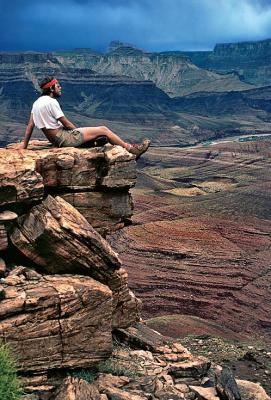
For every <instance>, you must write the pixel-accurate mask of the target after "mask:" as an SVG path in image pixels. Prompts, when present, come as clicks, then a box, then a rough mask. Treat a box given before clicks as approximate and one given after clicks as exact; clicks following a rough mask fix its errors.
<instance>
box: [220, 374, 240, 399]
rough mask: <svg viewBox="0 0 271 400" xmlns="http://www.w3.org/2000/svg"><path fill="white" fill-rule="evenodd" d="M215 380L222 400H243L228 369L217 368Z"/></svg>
mask: <svg viewBox="0 0 271 400" xmlns="http://www.w3.org/2000/svg"><path fill="white" fill-rule="evenodd" d="M215 380H216V390H217V392H218V395H219V396H220V397H221V398H222V399H225V400H241V395H240V392H239V389H238V386H237V383H236V380H235V378H234V376H233V373H232V371H231V370H230V369H229V368H228V367H225V368H222V367H217V368H216V369H215Z"/></svg>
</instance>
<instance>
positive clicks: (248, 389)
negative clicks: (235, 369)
mask: <svg viewBox="0 0 271 400" xmlns="http://www.w3.org/2000/svg"><path fill="white" fill-rule="evenodd" d="M236 383H237V385H238V388H239V390H240V393H241V396H242V400H271V397H270V396H268V394H267V393H266V391H265V390H264V389H263V388H262V387H261V385H259V384H258V383H254V382H249V381H244V380H241V379H236Z"/></svg>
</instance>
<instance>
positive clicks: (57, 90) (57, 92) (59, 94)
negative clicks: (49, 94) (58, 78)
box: [54, 83, 61, 97]
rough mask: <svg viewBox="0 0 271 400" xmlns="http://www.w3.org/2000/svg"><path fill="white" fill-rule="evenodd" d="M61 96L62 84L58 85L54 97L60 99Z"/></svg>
mask: <svg viewBox="0 0 271 400" xmlns="http://www.w3.org/2000/svg"><path fill="white" fill-rule="evenodd" d="M60 96H61V86H60V83H56V84H55V89H54V97H60Z"/></svg>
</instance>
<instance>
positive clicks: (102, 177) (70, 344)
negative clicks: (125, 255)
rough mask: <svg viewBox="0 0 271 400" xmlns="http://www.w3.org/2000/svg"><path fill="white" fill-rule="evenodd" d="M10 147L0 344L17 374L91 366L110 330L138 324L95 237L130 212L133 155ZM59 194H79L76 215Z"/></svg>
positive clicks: (117, 271)
mask: <svg viewBox="0 0 271 400" xmlns="http://www.w3.org/2000/svg"><path fill="white" fill-rule="evenodd" d="M13 147H14V148H9V149H1V150H0V159H1V164H0V208H1V211H2V212H1V213H0V250H1V256H2V257H3V258H2V259H1V276H2V277H3V278H2V280H1V286H0V338H1V339H2V340H5V341H6V342H7V343H8V344H9V345H10V346H11V349H12V351H13V352H14V353H15V354H16V359H17V360H18V365H19V369H20V371H21V373H23V374H26V373H28V374H30V373H32V374H34V373H35V374H38V375H40V376H44V374H45V375H46V374H47V373H48V371H53V370H63V369H64V368H79V367H90V366H91V365H93V364H95V363H97V362H98V361H99V360H102V359H104V358H106V357H108V356H109V355H110V353H111V350H112V333H111V332H112V330H113V329H115V328H124V327H127V326H130V325H131V324H132V323H134V322H136V321H138V320H139V318H140V302H139V301H138V300H137V299H136V297H135V296H134V294H133V293H132V292H131V291H130V290H129V288H128V276H127V272H126V271H125V269H124V268H123V267H122V262H121V260H120V259H119V257H118V255H117V254H116V253H115V252H114V251H113V250H112V248H111V247H110V245H109V244H108V243H107V242H106V240H105V239H104V238H103V237H102V236H101V235H100V234H99V232H98V231H100V232H102V233H103V234H104V235H105V234H106V233H107V232H108V231H111V230H115V229H120V228H121V227H123V226H124V224H125V221H126V219H128V218H129V217H130V216H131V213H132V202H131V196H130V194H129V188H130V187H131V186H133V185H134V184H135V180H136V171H135V160H134V156H132V155H131V154H130V153H128V152H126V151H125V150H124V149H122V148H120V147H112V146H110V145H107V146H105V147H103V148H93V149H75V148H66V149H56V148H50V146H48V144H44V143H39V142H37V143H35V142H34V143H33V142H32V143H31V144H30V147H29V148H30V149H31V148H32V149H38V150H36V151H32V150H24V151H21V150H19V149H18V147H19V146H16V145H14V146H13ZM92 194H93V198H92ZM62 195H63V197H65V198H66V200H70V202H71V203H73V204H74V198H77V199H78V198H80V199H81V201H80V202H79V203H80V204H81V206H82V207H81V208H80V207H79V208H80V211H81V213H80V212H79V211H78V210H77V209H76V208H75V207H74V206H73V205H72V204H70V203H69V202H67V201H66V200H64V198H62V197H61V196H62ZM77 196H78V197H77ZM91 198H92V202H91V201H90V211H89V210H88V203H89V199H91ZM97 199H99V202H100V204H99V213H97V215H96V214H95V213H94V211H93V209H94V204H93V201H94V200H97ZM103 199H105V200H104V203H105V206H104V207H103ZM119 199H122V203H124V204H125V207H124V208H123V210H122V208H121V202H120V204H119V205H118V208H117V212H115V213H114V210H113V209H112V208H113V206H114V202H115V203H116V202H118V201H119ZM103 209H105V211H103ZM84 212H86V216H87V218H88V221H87V219H86V218H85V217H84V215H83V214H84ZM110 212H112V214H113V216H112V218H110V217H109V218H107V216H108V214H109V215H110ZM92 221H94V225H95V227H96V230H95V229H94V227H93V226H92V225H91V223H92ZM104 221H106V222H104ZM16 265H17V266H16ZM40 379H44V378H40ZM32 380H33V378H32ZM34 381H35V379H34Z"/></svg>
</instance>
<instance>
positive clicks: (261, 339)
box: [110, 137, 271, 390]
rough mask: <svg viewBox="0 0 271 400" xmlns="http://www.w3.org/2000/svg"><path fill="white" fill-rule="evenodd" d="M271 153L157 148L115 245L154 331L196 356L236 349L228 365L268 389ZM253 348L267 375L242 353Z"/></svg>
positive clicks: (229, 147)
mask: <svg viewBox="0 0 271 400" xmlns="http://www.w3.org/2000/svg"><path fill="white" fill-rule="evenodd" d="M270 155H271V140H270V138H268V137H266V138H247V139H243V138H242V140H241V141H239V140H236V141H232V140H230V141H221V142H216V143H209V144H208V143H207V144H205V145H198V146H195V147H189V148H178V147H163V148H161V147H152V148H150V150H149V151H148V152H147V153H146V155H145V156H144V157H142V159H141V160H140V161H139V162H138V168H139V179H138V183H137V185H136V187H135V188H134V189H133V198H134V205H135V208H134V215H133V221H132V222H133V223H132V225H130V226H128V227H126V228H125V229H123V230H122V231H120V232H116V233H115V234H113V235H111V237H110V242H111V244H112V245H113V247H114V248H115V250H116V251H117V252H118V253H119V254H120V257H121V259H122V260H123V263H124V265H125V268H127V270H128V274H129V280H130V287H131V288H132V290H133V291H134V292H135V293H136V295H137V296H138V297H139V298H141V299H142V300H143V317H144V318H145V319H148V320H149V322H148V323H149V324H150V326H151V327H152V328H155V329H157V330H158V331H160V332H161V333H163V334H165V335H169V336H173V337H178V338H183V340H188V342H187V343H186V345H188V346H189V345H190V348H191V349H192V350H193V349H194V350H195V351H198V348H203V352H208V351H210V353H212V352H213V353H214V354H217V353H219V352H220V351H218V350H217V347H216V350H214V348H213V343H212V342H211V348H210V343H209V342H208V340H207V342H206V340H205V339H206V338H207V339H208V338H215V337H220V338H221V340H222V342H223V341H225V343H228V341H230V342H231V343H233V342H232V341H234V343H235V344H232V346H233V347H234V346H236V351H235V352H234V354H235V356H234V357H232V358H230V360H228V361H229V363H230V364H231V366H232V367H234V368H235V367H236V368H237V369H239V370H240V368H241V375H242V376H243V377H248V376H249V375H251V378H252V377H254V378H255V379H256V380H257V379H258V380H259V381H261V382H262V383H263V384H264V385H265V387H266V388H267V389H268V390H270V388H269V387H267V386H266V382H267V381H269V378H270V375H269V374H270V373H271V363H270V351H271V349H270V338H271V319H270V315H271V291H270V283H271V267H270V259H271V247H270V246H271V238H270V233H271V207H270V191H271V181H270ZM191 335H192V336H191ZM201 337H203V342H202V343H201V342H200V343H201V344H200V345H198V340H201V339H200V338H201ZM185 338H190V339H185ZM210 340H211V339H210ZM214 340H215V339H214ZM255 340H257V343H258V347H259V348H263V349H265V350H264V352H265V355H266V358H265V361H264V362H263V363H262V366H261V367H259V363H257V362H254V361H251V359H250V358H249V357H250V356H249V355H247V356H244V354H243V353H242V354H240V351H239V350H238V349H239V346H242V345H244V346H245V349H246V351H245V353H247V352H248V353H249V351H250V345H251V343H253V342H255ZM223 343H224V342H223ZM227 346H228V345H225V346H224V347H225V348H226V349H228V347H227ZM229 346H231V345H229ZM222 347H223V346H222ZM256 347H257V346H256ZM208 349H209V350H208ZM253 349H254V350H255V351H256V353H257V349H256V348H255V347H253ZM254 350H253V351H254ZM227 351H228V350H226V352H227ZM260 352H261V351H260ZM222 353H223V354H224V353H225V351H224V350H223V351H222ZM223 354H222V356H221V358H220V361H221V359H222V360H223V357H224V356H225V354H224V355H223ZM242 357H245V358H244V359H243V361H240V360H239V359H240V358H241V359H242ZM251 357H252V358H253V357H254V358H255V357H256V356H251ZM256 358H257V357H256ZM258 358H259V357H258ZM224 359H225V357H224ZM238 360H239V361H238ZM226 361H227V360H226ZM256 367H257V368H256ZM261 368H262V369H261ZM256 369H257V371H258V375H257V373H256V375H255V371H256ZM259 371H260V372H259ZM261 371H262V373H261Z"/></svg>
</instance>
